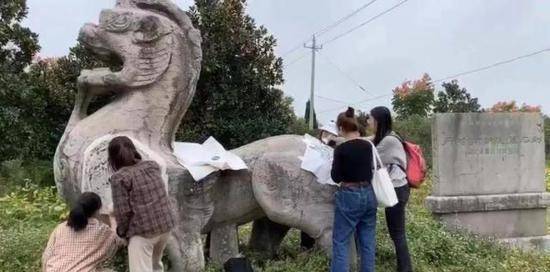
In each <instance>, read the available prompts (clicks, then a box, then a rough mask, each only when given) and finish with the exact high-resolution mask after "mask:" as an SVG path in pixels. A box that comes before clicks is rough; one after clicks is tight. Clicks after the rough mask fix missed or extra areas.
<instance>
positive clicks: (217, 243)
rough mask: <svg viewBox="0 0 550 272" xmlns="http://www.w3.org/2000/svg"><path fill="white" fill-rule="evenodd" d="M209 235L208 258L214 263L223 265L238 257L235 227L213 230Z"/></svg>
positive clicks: (227, 226)
mask: <svg viewBox="0 0 550 272" xmlns="http://www.w3.org/2000/svg"><path fill="white" fill-rule="evenodd" d="M210 235H211V238H210V258H211V259H212V261H213V262H214V263H217V264H219V265H223V264H224V263H225V262H227V260H229V259H231V258H235V257H237V256H238V255H239V239H238V235H237V226H236V225H234V224H229V225H226V226H222V227H219V228H215V229H213V230H212V232H211V233H210Z"/></svg>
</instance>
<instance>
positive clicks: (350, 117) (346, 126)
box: [336, 107, 359, 132]
mask: <svg viewBox="0 0 550 272" xmlns="http://www.w3.org/2000/svg"><path fill="white" fill-rule="evenodd" d="M336 126H338V128H339V129H342V130H343V131H345V132H356V131H359V123H358V122H357V118H356V117H355V109H353V108H352V107H348V109H347V110H346V111H345V112H342V113H340V114H338V119H337V120H336Z"/></svg>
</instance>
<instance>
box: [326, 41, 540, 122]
mask: <svg viewBox="0 0 550 272" xmlns="http://www.w3.org/2000/svg"><path fill="white" fill-rule="evenodd" d="M545 52H550V48H546V49H542V50H538V51H535V52H531V53H528V54H525V55H521V56H517V57H514V58H510V59H507V60H502V61H498V62H495V63H493V64H490V65H486V66H482V67H479V68H475V69H471V70H468V71H464V72H461V73H458V74H454V75H451V76H446V77H443V78H440V79H436V80H434V81H432V82H433V83H439V82H442V81H445V80H449V79H454V78H457V77H460V76H464V75H469V74H474V73H478V72H482V71H485V70H489V69H492V68H495V67H498V66H501V65H505V64H508V63H512V62H515V61H518V60H521V59H524V58H528V57H532V56H536V55H539V54H542V53H545ZM392 95H393V92H391V93H387V94H383V95H379V96H376V97H373V98H369V99H365V100H362V101H359V102H357V103H350V104H349V105H352V106H358V105H361V104H363V103H366V102H370V101H374V100H377V99H380V98H385V97H389V96H392ZM341 108H342V107H338V108H331V109H327V110H324V111H321V112H318V114H322V113H327V112H331V111H335V110H339V109H341Z"/></svg>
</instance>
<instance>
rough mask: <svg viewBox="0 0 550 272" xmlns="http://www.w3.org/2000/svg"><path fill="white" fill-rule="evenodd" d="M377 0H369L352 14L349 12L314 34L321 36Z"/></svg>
mask: <svg viewBox="0 0 550 272" xmlns="http://www.w3.org/2000/svg"><path fill="white" fill-rule="evenodd" d="M376 1H377V0H372V1H370V2H368V3H366V4H364V5H362V6H360V7H359V8H358V9H356V10H354V11H353V12H351V13H350V14H348V15H346V16H344V17H342V18H340V19H339V20H338V21H336V22H334V23H332V24H331V25H329V26H327V27H325V28H323V29H321V30H319V31H317V32H315V33H314V35H316V36H321V35H323V34H325V33H327V32H328V31H329V30H330V29H332V28H335V27H337V26H338V25H340V24H341V23H343V22H345V21H346V20H348V19H349V18H351V17H353V16H355V15H356V14H358V13H359V12H361V11H362V10H364V9H366V8H367V7H369V6H370V5H372V4H374V2H376Z"/></svg>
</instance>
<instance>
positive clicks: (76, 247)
mask: <svg viewBox="0 0 550 272" xmlns="http://www.w3.org/2000/svg"><path fill="white" fill-rule="evenodd" d="M123 245H124V240H122V239H121V238H119V237H118V236H117V235H116V234H115V232H114V231H113V230H111V228H109V226H107V225H105V224H103V223H101V222H99V221H98V220H97V219H95V218H90V219H89V221H88V225H87V226H86V228H85V229H83V230H80V231H77V232H76V231H74V230H73V229H71V228H70V227H69V226H67V223H66V222H63V223H61V224H59V225H58V226H57V227H56V228H55V230H54V231H53V232H52V234H51V235H50V239H49V240H48V245H47V246H46V249H45V250H44V254H43V255H42V271H43V272H56V271H75V272H76V271H78V272H89V271H97V270H98V269H99V268H101V266H102V265H104V264H105V262H106V261H108V260H109V259H110V258H111V257H113V255H114V253H115V252H116V250H117V249H118V248H119V247H121V246H123Z"/></svg>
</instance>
